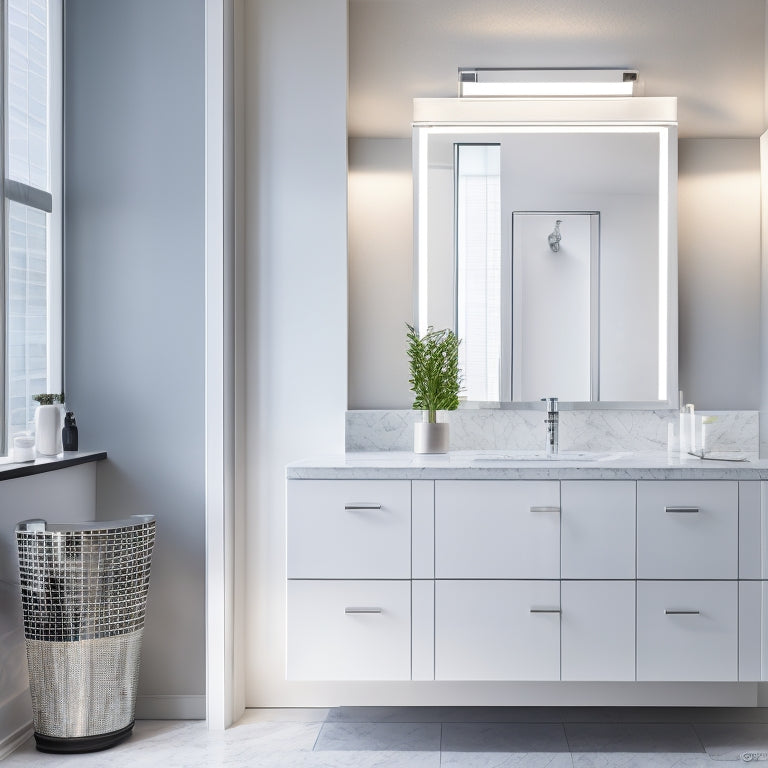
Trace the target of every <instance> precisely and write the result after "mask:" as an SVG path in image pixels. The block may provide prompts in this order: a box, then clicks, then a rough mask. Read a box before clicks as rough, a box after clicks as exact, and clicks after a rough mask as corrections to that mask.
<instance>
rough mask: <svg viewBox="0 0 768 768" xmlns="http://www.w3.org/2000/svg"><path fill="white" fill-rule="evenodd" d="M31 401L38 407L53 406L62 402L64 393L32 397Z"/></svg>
mask: <svg viewBox="0 0 768 768" xmlns="http://www.w3.org/2000/svg"><path fill="white" fill-rule="evenodd" d="M32 399H33V400H36V401H37V402H38V403H40V405H54V404H55V403H63V402H64V393H63V392H61V393H48V392H47V393H45V394H41V395H32Z"/></svg>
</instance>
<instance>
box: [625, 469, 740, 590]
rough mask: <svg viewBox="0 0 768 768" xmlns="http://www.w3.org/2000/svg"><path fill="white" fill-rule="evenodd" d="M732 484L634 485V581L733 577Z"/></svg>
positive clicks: (735, 517)
mask: <svg viewBox="0 0 768 768" xmlns="http://www.w3.org/2000/svg"><path fill="white" fill-rule="evenodd" d="M738 507H739V490H738V483H737V482H736V481H726V480H703V481H702V480H695V481H639V482H638V484H637V577H638V578H639V579H735V578H737V577H738V547H739V530H738V529H739V514H738Z"/></svg>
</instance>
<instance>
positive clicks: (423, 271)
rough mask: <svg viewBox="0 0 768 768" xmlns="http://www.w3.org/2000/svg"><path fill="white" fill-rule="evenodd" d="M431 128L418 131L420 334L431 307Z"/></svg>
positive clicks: (425, 324) (418, 321)
mask: <svg viewBox="0 0 768 768" xmlns="http://www.w3.org/2000/svg"><path fill="white" fill-rule="evenodd" d="M429 133H430V130H429V129H428V128H421V129H419V133H418V153H419V166H418V174H419V182H420V183H419V184H418V190H419V199H418V202H417V205H418V208H417V215H418V229H417V231H418V237H419V240H418V244H417V251H416V258H417V259H418V263H417V266H418V286H417V290H418V294H417V297H418V302H419V304H418V311H419V316H418V318H417V323H418V327H417V330H418V332H419V334H424V333H426V331H427V327H428V325H429V307H428V301H429V298H428V294H429V290H428V288H429V264H428V262H429V259H427V258H426V254H427V253H428V250H427V249H428V244H429V232H428V227H429V218H428V203H427V187H428V185H427V183H426V181H427V176H428V174H429V156H428V155H429V151H428V138H429Z"/></svg>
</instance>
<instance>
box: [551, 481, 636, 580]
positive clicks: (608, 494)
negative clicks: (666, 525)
mask: <svg viewBox="0 0 768 768" xmlns="http://www.w3.org/2000/svg"><path fill="white" fill-rule="evenodd" d="M635 492H636V489H635V482H634V481H633V480H564V481H563V482H562V483H561V488H560V496H561V508H562V513H561V514H562V530H561V536H562V576H563V578H564V579H634V578H635Z"/></svg>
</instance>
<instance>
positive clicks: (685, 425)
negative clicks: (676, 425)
mask: <svg viewBox="0 0 768 768" xmlns="http://www.w3.org/2000/svg"><path fill="white" fill-rule="evenodd" d="M690 426H691V420H690V417H689V415H688V412H687V411H686V409H685V405H684V404H683V393H682V392H680V460H681V461H683V460H687V459H688V451H690V450H691V430H690Z"/></svg>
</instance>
